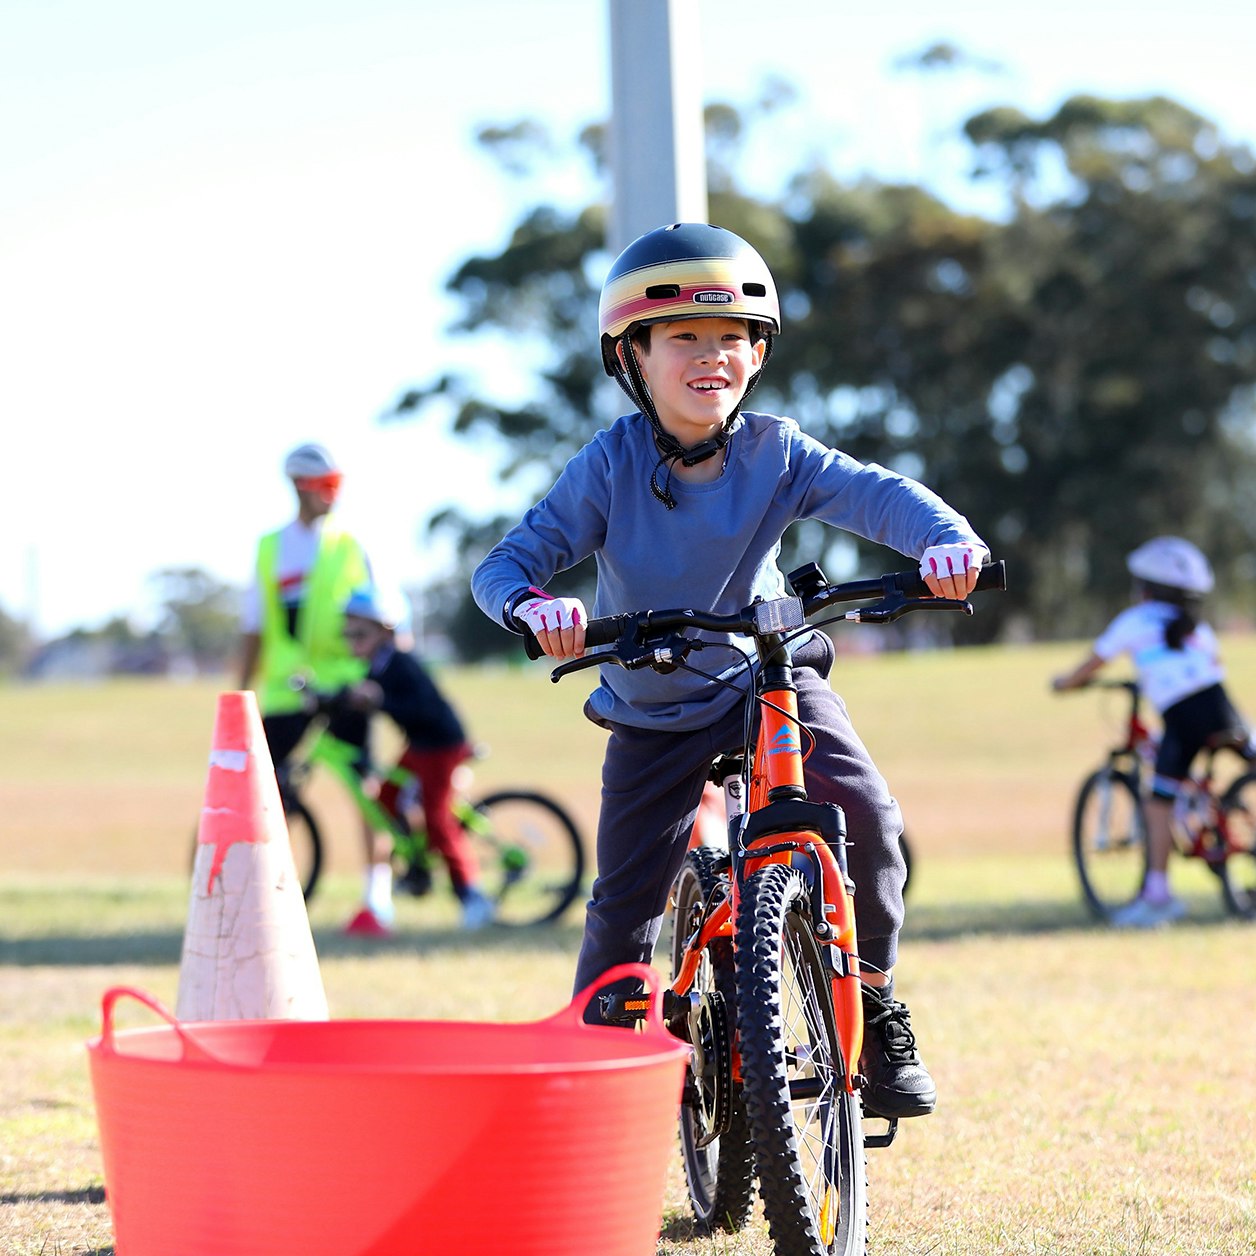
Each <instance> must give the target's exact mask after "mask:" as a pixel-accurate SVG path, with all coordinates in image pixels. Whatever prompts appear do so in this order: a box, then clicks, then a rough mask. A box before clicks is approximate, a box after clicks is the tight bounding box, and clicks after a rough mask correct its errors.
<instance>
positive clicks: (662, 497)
mask: <svg viewBox="0 0 1256 1256" xmlns="http://www.w3.org/2000/svg"><path fill="white" fill-rule="evenodd" d="M619 345H620V348H621V349H622V351H623V356H622V362H623V365H621V366H620V367H618V368H617V369H616V372H615V378H616V379H617V380H618V382H619V386H620V387H621V388H622V389H623V390H624V391H625V392H626V393H627V394H628V396H629V397H630V398H631V399H632V401H633V402H635V403H636V405H637V406H638V407H639V408H640V410H641V413H642V414H644V415H645V417H646V418H647V419H648V420H649V421H650V426H651V427H652V428H653V429H654V443H655V445H656V446H657V447H658V451H659V454H660V457H659V460H658V462H657V463H656V464H655V467H654V471H653V472H652V473H651V475H650V492H651V493H653V494H654V496H655V497H656V498H657V499H658V500H659V501H660V502H662V503H663V505H664V506H666V507H667V509H668V510H675V509H676V499H675V497H673V496H672V489H671V481H672V468H673V467H674V466H675V465H676V463H677V462H679V463H680V464H681V465H682V466H685V467H696V466H697V465H698V464H699V463H700V462H707V461H709V460H710V459H711V458H714V457H715V455H716V454H718V453H719V452H720V450H722V449H723V448H724V446H725V445H727V444H728V441H729V438H730V437H731V436H732V434H733V432H735V431H736V430H737V428H738V427H739V426H740V424H739V423H738V419H739V417H740V415H741V407H742V405H743V404H744V403H745V400H746V398H747V397H748V396H749V395H750V390H751V389H752V388H753V387H754V386H755V384H756V383H758V381H759V376H760V374H762V371H763V364H762V363H760V364H759V370H757V371H756V372H755V373H754V375H753V376H752V377H751V379H750V380H749V382H748V383H747V384H746V391H745V392H744V393H742V396H741V401H739V402H738V403H737V405H736V406H734V407H733V412H732V413H731V414H730V415H729V416H728V418H727V419H725V420H724V425H723V426H722V427H721V428H720V430H719V431H718V432H716V433H715V435H714V436H708V437H707V439H706V440H702V441H699V442H698V443H697V444H696V445H691V446H689V447H688V448H686V447H685V446H684V445H682V444H681V443H680V441H678V440H677V439H676V438H675V437H674V436H673V435H672V434H671V433H670V432H669V431H668V430H667V429H666V428H665V427H664V426H663V424H662V423H661V422H660V421H659V416H658V411H657V410H655V408H654V398H653V397H651V396H650V386H649V385H648V384H647V383H646V382H645V376H644V375H642V373H641V364H640V363H639V362H638V361H637V354H636V351H635V350H634V349H633V346H632V340H631V338H630V337H629V336H628V334H627V333H625V334H624V335H623V336H621V337H620V340H619ZM771 345H772V339H771V337H770V336H769V337H768V338H767V346H768V347H767V349H765V351H764V355H763V360H764V362H766V361H767V355H768V353H769V352H770V351H771ZM663 466H666V467H667V478H666V480H665V481H664V482H663V483H662V484H661V485H660V484H659V481H658V474H659V468H660V467H663Z"/></svg>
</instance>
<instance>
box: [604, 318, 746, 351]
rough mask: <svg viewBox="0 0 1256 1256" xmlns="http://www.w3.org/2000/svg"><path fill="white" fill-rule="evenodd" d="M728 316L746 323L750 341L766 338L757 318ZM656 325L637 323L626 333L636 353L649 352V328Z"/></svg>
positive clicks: (674, 321) (671, 319) (675, 319)
mask: <svg viewBox="0 0 1256 1256" xmlns="http://www.w3.org/2000/svg"><path fill="white" fill-rule="evenodd" d="M728 317H729V318H732V319H736V320H737V321H738V322H739V323H745V324H746V334H747V335H748V336H749V337H750V343H751V344H754V343H755V342H756V341H758V340H766V339H767V337H768V331H767V329H766V328H765V327H764V325H763V323H761V322H760V321H759V320H758V319H757V318H746V317H745V315H744V314H730V315H729V316H728ZM667 321H668V322H669V323H676V322H679V321H680V320H679V319H678V318H669V319H668V320H667ZM656 326H658V324H657V323H639V324H638V325H637V326H636V327H634V328H633V329H632V331H631V332H629V333H628V338H629V339H630V340H631V341H632V343H633V344H634V345H635V346H636V348H637V352H638V353H649V352H650V329H651V328H652V327H656Z"/></svg>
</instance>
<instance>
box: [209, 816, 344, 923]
mask: <svg viewBox="0 0 1256 1256" xmlns="http://www.w3.org/2000/svg"><path fill="white" fill-rule="evenodd" d="M284 816H285V818H286V820H287V822H288V841H289V843H290V844H291V846H292V862H293V863H294V864H295V866H296V870H297V877H298V878H299V879H300V882H301V893H302V894H303V895H304V897H305V898H306V899H307V900H308V899H309V898H310V897H311V896H312V895H313V893H314V890H315V889H316V888H317V886H318V878H319V876H320V874H321V873H322V871H323V837H322V834H321V833H320V832H319V828H318V823H317V821H316V820H315V819H314V816H313V815H312V814H311V813H310V811H309V809H308V808H307V807H306V805H305V804H304V803H303V802H301V801H300V799H292V798H285V799H284ZM199 849H200V839H199V834H197V833H193V834H192V867H195V866H196V852H197V851H198V850H199Z"/></svg>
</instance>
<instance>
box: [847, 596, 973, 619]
mask: <svg viewBox="0 0 1256 1256" xmlns="http://www.w3.org/2000/svg"><path fill="white" fill-rule="evenodd" d="M908 611H963V613H964V614H965V615H971V614H972V613H973V604H972V603H971V602H968V601H964V600H961V599H952V598H944V597H900V598H886V599H884V600H883V601H880V602H874V603H873V604H872V605H871V606H860V607H856V609H855V610H853V611H847V612H846V614H845V615H843V616H842V618H843V619H848V620H850V622H851V623H854V624H888V623H892V622H893V621H894V620H896V619H898V618H900V617H901V616H903V615H906V614H907V613H908Z"/></svg>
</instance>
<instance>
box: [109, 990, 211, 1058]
mask: <svg viewBox="0 0 1256 1256" xmlns="http://www.w3.org/2000/svg"><path fill="white" fill-rule="evenodd" d="M121 998H128V999H135V1000H136V1002H138V1003H142V1004H143V1005H144V1006H145V1007H146V1008H148V1010H149V1011H150V1012H155V1013H156V1014H157V1015H158V1016H160V1017H161V1019H162V1020H164V1021H165V1022H166V1024H167V1025H169V1026H170V1028H171V1029H173V1030H174V1032H175V1033H176V1035H178V1038H179V1042H180V1043H181V1044H182V1046H183V1060H184V1063H187V1062H188V1061H196V1062H199V1063H210V1064H217V1063H220V1061H219V1060H217V1059H216V1058H215V1057H214V1056H212V1055H210V1053H209V1052H208V1051H206V1050H205V1048H204V1047H202V1046H201V1045H200V1043H199V1042H197V1041H196V1039H195V1038H193V1037H192V1035H191V1034H189V1033H188V1031H187V1030H186V1029H185V1028H184V1027H183V1026H182V1025H180V1024H179V1022H178V1021H177V1020H176V1019H175V1018H174V1017H173V1016H172V1015H171V1014H170V1013H169V1012H168V1011H167V1010H166V1009H165V1007H163V1006H162V1004H160V1003H159V1002H158V1001H157V1000H156V999H154V998H153V997H152V995H149V994H145V993H144V991H143V990H137V989H135V987H134V986H113V987H112V988H111V989H109V990H106V991H105V994H104V997H103V998H102V999H101V1000H100V1045H101V1047H102V1048H103V1049H104V1050H106V1051H112V1052H114V1053H115V1054H120V1053H119V1052H118V1049H117V1046H116V1045H115V1044H114V1038H113V1009H114V1005H115V1004H116V1003H117V1002H118V1000H119V999H121Z"/></svg>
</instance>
